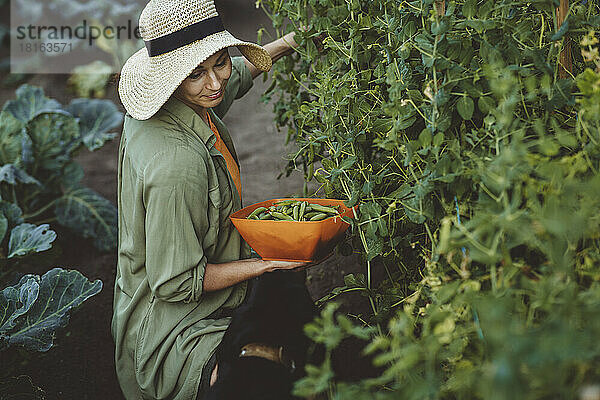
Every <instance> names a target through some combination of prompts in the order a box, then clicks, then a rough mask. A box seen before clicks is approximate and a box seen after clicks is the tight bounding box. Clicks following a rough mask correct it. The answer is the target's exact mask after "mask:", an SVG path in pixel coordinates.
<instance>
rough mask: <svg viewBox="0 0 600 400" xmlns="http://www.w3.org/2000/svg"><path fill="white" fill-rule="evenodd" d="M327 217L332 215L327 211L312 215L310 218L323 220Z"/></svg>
mask: <svg viewBox="0 0 600 400" xmlns="http://www.w3.org/2000/svg"><path fill="white" fill-rule="evenodd" d="M327 217H330V215H327V214H325V213H318V214H317V215H314V216H312V218H311V219H310V220H311V221H321V220H322V219H325V218H327Z"/></svg>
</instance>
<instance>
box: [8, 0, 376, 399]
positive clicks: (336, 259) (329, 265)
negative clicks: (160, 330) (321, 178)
mask: <svg viewBox="0 0 600 400" xmlns="http://www.w3.org/2000/svg"><path fill="white" fill-rule="evenodd" d="M223 4H224V2H223V1H221V2H219V1H218V0H217V7H218V8H219V9H220V13H221V15H222V16H223V19H224V22H225V26H226V27H227V28H228V29H229V30H230V31H231V32H232V33H233V34H234V35H236V36H238V37H239V38H241V39H245V40H250V41H256V31H257V29H259V28H260V27H266V28H267V29H268V30H269V31H270V32H272V29H270V21H269V20H268V19H267V18H266V17H265V15H264V14H263V13H262V11H261V10H257V9H255V8H254V2H253V1H241V0H235V1H229V2H228V6H227V7H223ZM229 5H231V6H230V7H229ZM3 9H4V10H5V11H6V10H7V7H3ZM5 15H6V14H5ZM268 37H269V35H268V33H267V34H265V35H264V36H263V42H266V41H267V40H268ZM3 52H4V54H5V53H6V49H3ZM4 76H6V73H4V74H3V75H2V76H0V79H1V78H3V77H4ZM67 78H68V75H36V76H32V77H31V78H30V79H29V80H28V83H30V84H33V85H37V86H40V87H42V88H44V90H45V92H46V95H47V96H49V97H52V98H55V99H57V100H58V101H60V102H62V103H63V104H66V103H68V102H69V101H70V99H71V98H73V95H72V94H70V93H69V92H68V91H67V90H66V88H67ZM269 85H270V79H269V80H267V81H266V82H263V80H262V77H258V78H257V79H255V83H254V87H253V89H251V91H250V92H249V93H248V94H247V95H246V96H244V97H243V98H242V99H240V100H238V101H237V102H235V103H234V105H233V106H232V108H231V110H230V111H229V113H228V115H227V116H226V118H225V123H226V124H227V126H228V128H229V130H230V132H231V134H232V136H233V140H234V141H235V145H236V150H237V152H238V154H239V157H240V162H241V165H242V169H241V174H242V185H243V188H244V189H243V191H244V204H245V205H249V204H252V203H255V202H259V201H262V200H265V199H270V198H279V197H290V196H300V195H302V186H303V178H302V173H301V172H299V171H296V172H294V173H293V174H292V175H291V176H290V177H288V178H282V179H280V180H278V179H277V176H278V175H279V174H280V172H281V171H282V169H283V167H284V166H285V165H286V164H287V161H286V160H285V159H284V157H285V156H286V155H287V154H288V153H290V152H293V151H294V148H293V145H290V146H288V147H286V146H284V144H283V143H284V140H285V133H284V132H281V133H280V132H277V129H276V127H275V125H274V122H273V115H272V111H271V107H272V106H271V105H270V104H269V105H266V104H264V103H262V102H260V96H261V94H262V93H263V92H264V91H265V89H266V88H267V87H268V86H269ZM14 90H15V88H14V87H13V88H3V89H0V102H1V103H2V104H4V102H5V101H7V100H10V99H12V98H14ZM107 98H109V99H112V100H113V101H114V102H115V103H116V104H117V105H118V106H119V107H120V108H121V110H122V111H124V110H123V108H122V105H121V103H120V101H119V99H118V95H117V92H116V88H115V86H114V85H113V86H111V87H109V90H108V94H107ZM118 146H119V138H118V137H117V138H116V139H115V140H114V141H112V142H110V143H108V144H107V145H105V146H104V147H103V148H102V149H100V150H97V151H96V152H93V153H90V152H87V151H86V152H85V153H82V154H80V155H79V156H78V161H79V162H80V163H81V164H82V166H83V168H84V170H85V174H86V175H85V179H84V182H83V183H84V184H85V185H86V186H88V187H90V188H92V189H94V190H95V191H97V192H99V193H100V194H102V195H103V196H105V197H106V198H108V199H109V200H111V201H112V202H113V203H116V183H117V182H116V174H117V156H118ZM321 195H322V193H321ZM59 237H60V238H61V239H60V240H61V244H60V246H61V247H62V252H63V254H62V256H61V257H60V258H59V262H57V266H61V267H64V268H69V269H78V270H79V271H81V272H82V273H83V274H84V275H86V276H87V277H88V278H89V279H90V280H95V279H100V280H102V282H103V284H104V287H103V290H102V291H101V293H100V294H98V295H96V296H95V297H93V298H91V299H90V300H88V301H87V302H85V303H84V304H83V305H82V306H81V307H80V308H79V309H77V310H75V311H74V312H73V313H72V317H71V321H70V322H69V324H68V326H67V327H66V328H64V329H62V330H60V331H59V332H58V334H57V337H56V341H55V345H54V346H53V348H52V349H51V350H50V351H48V352H47V353H43V354H27V353H25V352H24V351H22V350H20V349H9V350H8V351H4V352H2V353H0V361H1V362H0V365H2V370H5V371H6V370H11V372H12V374H14V375H16V374H27V375H29V376H31V377H32V380H33V382H34V384H36V385H37V386H39V387H41V388H42V389H43V390H44V391H45V392H46V396H47V399H77V400H87V399H89V400H92V399H93V400H107V399H114V400H118V399H122V395H121V391H120V389H119V386H118V383H117V380H116V376H115V372H114V361H113V357H114V344H113V341H112V338H111V335H110V321H111V314H112V294H113V286H114V275H115V266H116V253H115V252H110V253H101V252H98V251H97V250H95V249H94V248H93V246H92V245H91V243H90V242H89V241H86V240H83V239H81V238H78V237H75V236H73V235H71V234H68V233H66V232H65V233H63V232H60V235H59ZM362 269H363V266H362V265H361V263H360V261H359V259H358V257H356V256H351V257H342V256H338V255H335V256H333V257H331V258H330V259H328V260H327V261H326V262H324V263H322V264H321V265H318V266H315V267H313V268H311V269H310V270H309V276H308V281H307V282H308V287H309V290H310V293H311V295H312V296H313V298H314V299H318V298H320V297H322V296H324V295H325V294H327V293H328V292H329V291H330V290H331V289H333V288H334V287H336V286H342V285H343V277H344V275H346V274H348V273H353V272H354V273H356V272H362ZM23 272H36V273H43V272H45V271H23ZM339 299H340V300H343V301H345V303H346V305H345V308H348V309H352V310H353V313H354V314H360V313H361V312H364V311H365V310H366V307H367V303H366V300H365V299H364V298H362V297H360V296H356V295H344V296H340V298H339ZM361 310H362V311H361ZM360 347H361V344H360V343H355V342H349V343H348V344H346V345H345V346H344V348H343V351H341V352H340V354H339V355H338V356H337V362H336V364H338V366H339V369H340V371H343V372H342V373H343V375H344V376H345V377H347V378H350V379H354V378H358V377H360V376H361V375H363V373H365V372H367V370H370V366H369V363H368V362H367V361H365V360H360V359H359V357H358V352H359V351H360ZM8 365H10V368H6V366H8ZM3 377H5V374H4V373H2V372H0V378H3Z"/></svg>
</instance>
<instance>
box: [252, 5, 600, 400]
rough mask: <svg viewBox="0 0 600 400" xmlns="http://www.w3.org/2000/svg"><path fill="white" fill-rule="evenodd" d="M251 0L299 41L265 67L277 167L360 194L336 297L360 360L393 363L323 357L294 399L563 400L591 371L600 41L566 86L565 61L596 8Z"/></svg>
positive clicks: (350, 200)
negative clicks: (349, 372) (367, 339)
mask: <svg viewBox="0 0 600 400" xmlns="http://www.w3.org/2000/svg"><path fill="white" fill-rule="evenodd" d="M258 3H259V4H260V5H262V6H263V8H264V9H265V11H266V12H267V13H268V14H269V15H270V16H271V18H272V19H273V23H274V26H275V27H276V28H281V26H282V24H283V22H284V21H285V20H286V19H288V20H289V21H290V26H291V27H292V28H294V29H295V30H296V31H297V35H296V40H297V41H298V42H299V44H300V47H299V48H298V55H297V56H294V57H293V58H292V57H290V58H288V59H287V60H285V61H283V62H281V63H279V64H278V65H276V66H275V67H274V79H275V80H276V84H275V85H274V89H273V90H274V91H275V93H277V96H273V97H276V98H277V99H278V100H277V102H276V104H275V106H274V110H275V113H276V121H277V123H278V124H279V125H280V126H283V127H287V129H288V140H294V141H295V142H296V143H297V145H298V151H297V152H296V154H294V155H293V157H292V159H291V161H290V165H289V166H288V171H290V170H292V169H293V168H296V166H297V165H299V164H301V165H302V168H303V169H304V171H305V178H306V180H307V181H310V180H313V179H315V180H316V181H317V182H319V183H320V184H321V188H322V189H323V190H324V191H325V194H326V195H327V196H331V197H337V198H343V199H344V200H345V201H346V204H347V205H349V206H353V205H357V204H358V205H359V211H360V212H359V217H358V219H357V221H356V222H355V223H354V224H353V230H352V232H353V236H352V239H353V245H354V247H355V248H358V249H360V251H361V253H362V254H363V256H364V259H365V261H366V263H367V268H366V271H367V274H366V279H365V281H364V283H363V285H362V287H361V285H358V286H356V281H353V282H352V283H351V284H350V285H349V284H347V285H346V287H345V288H338V289H336V292H334V293H333V294H332V296H330V297H335V295H336V294H339V293H343V292H344V291H350V290H352V291H359V292H361V293H365V294H367V295H368V297H369V301H370V304H371V307H372V310H373V314H374V316H373V318H372V319H370V320H368V321H369V322H370V323H371V324H372V325H373V326H375V325H377V324H379V326H378V329H377V331H376V332H377V333H376V334H373V333H371V343H370V344H369V345H368V346H367V347H366V351H367V352H368V353H369V354H371V355H372V356H373V357H374V360H375V363H376V364H377V366H379V367H382V368H384V369H385V373H384V374H383V375H382V376H381V377H380V378H379V379H372V380H364V381H362V382H359V383H353V384H348V383H340V382H335V378H334V373H333V371H332V370H331V365H330V358H329V357H327V358H326V360H325V362H324V363H323V365H321V366H318V367H317V366H315V367H314V368H313V367H311V368H309V374H308V377H307V378H306V379H305V380H303V381H301V382H299V383H298V385H297V391H298V393H299V394H302V395H303V396H308V395H309V394H314V393H320V392H322V393H330V398H365V399H366V398H376V399H388V398H389V399H392V398H393V399H396V398H407V399H411V398H414V399H423V398H443V399H456V398H459V399H471V398H475V399H520V398H523V399H545V398H565V399H570V398H576V397H577V395H578V392H579V390H580V389H581V388H582V387H584V386H585V385H587V384H591V383H597V382H598V381H600V351H599V350H598V346H597V345H596V344H595V343H594V338H595V337H599V336H600V326H599V325H598V323H597V321H598V317H599V315H598V312H599V311H598V310H600V302H599V301H600V287H599V284H600V235H599V232H600V217H599V216H600V200H598V199H599V195H600V176H599V174H598V170H599V168H600V108H599V106H598V104H600V80H599V79H600V57H598V53H597V39H596V36H595V35H594V34H590V35H587V36H586V37H585V40H584V41H583V42H582V48H581V49H580V48H578V47H577V46H575V47H574V50H573V54H574V70H573V71H571V74H572V79H559V68H558V59H559V55H560V53H561V51H562V50H563V48H565V47H566V46H567V43H569V42H570V43H571V45H576V44H577V43H579V41H580V39H581V36H582V34H583V33H587V32H588V30H590V29H594V28H597V27H598V26H599V25H600V18H599V17H598V15H599V14H600V7H599V5H598V2H597V1H571V6H570V10H569V16H568V19H567V22H565V23H564V24H563V25H562V26H561V27H560V28H558V27H557V26H556V25H555V17H556V16H555V7H556V6H557V5H558V2H556V4H555V2H553V1H545V0H542V1H510V0H506V1H504V0H502V1H493V0H483V1H474V0H466V1H455V2H445V3H444V4H445V13H444V14H443V15H439V14H438V12H437V11H436V3H440V2H434V1H432V0H425V1H411V2H404V3H401V4H399V3H398V2H395V1H391V0H389V1H388V0H377V1H362V0H352V1H338V0H290V1H286V2H280V1H259V2H258ZM309 16H310V18H309ZM300 26H303V27H305V29H302V30H300V29H298V28H297V27H300ZM319 36H322V37H324V38H325V39H324V47H325V51H324V52H323V53H319V52H318V51H317V48H316V46H315V44H314V42H313V40H312V39H314V38H317V37H319ZM580 50H583V53H582V52H581V51H580ZM580 54H581V55H580ZM589 63H592V64H591V67H590V64H589ZM265 96H266V97H267V98H269V97H271V96H272V94H271V93H267V94H266V95H265ZM374 260H375V261H377V262H378V263H377V264H374V263H373V261H374ZM374 265H383V267H385V268H386V269H387V271H386V272H387V275H388V277H389V278H388V280H387V281H386V282H384V283H383V284H382V285H381V287H379V288H374V287H373V285H372V282H371V279H370V276H371V269H372V268H374ZM393 266H397V267H393ZM326 310H327V309H326ZM323 321H325V322H323ZM322 323H324V324H325V325H323V326H321V327H320V330H321V331H323V332H324V331H327V332H330V333H329V335H328V337H330V338H334V337H336V335H341V334H343V332H347V330H348V328H346V327H344V326H342V323H341V322H339V321H337V320H335V318H332V319H324V320H322ZM309 334H311V337H312V338H313V340H315V341H320V340H321V338H320V336H319V335H318V332H317V330H313V331H309ZM332 388H333V389H334V390H330V389H332ZM351 396H352V397H351Z"/></svg>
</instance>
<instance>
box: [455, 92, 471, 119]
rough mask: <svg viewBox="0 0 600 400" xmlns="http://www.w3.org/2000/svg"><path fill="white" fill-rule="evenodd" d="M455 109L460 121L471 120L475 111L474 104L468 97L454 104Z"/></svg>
mask: <svg viewBox="0 0 600 400" xmlns="http://www.w3.org/2000/svg"><path fill="white" fill-rule="evenodd" d="M456 109H457V110H458V113H459V114H460V116H461V117H462V119H465V120H470V119H471V118H473V111H475V103H474V102H473V100H472V99H471V98H470V97H467V96H463V97H461V98H460V99H458V101H457V102H456Z"/></svg>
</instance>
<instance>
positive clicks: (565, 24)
mask: <svg viewBox="0 0 600 400" xmlns="http://www.w3.org/2000/svg"><path fill="white" fill-rule="evenodd" d="M568 31H569V18H567V19H565V21H564V22H563V23H562V25H561V26H560V28H558V30H557V31H556V32H555V33H554V35H552V37H551V38H550V40H551V41H553V42H555V41H557V40H560V39H562V38H563V36H565V35H566V34H567V32H568Z"/></svg>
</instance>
